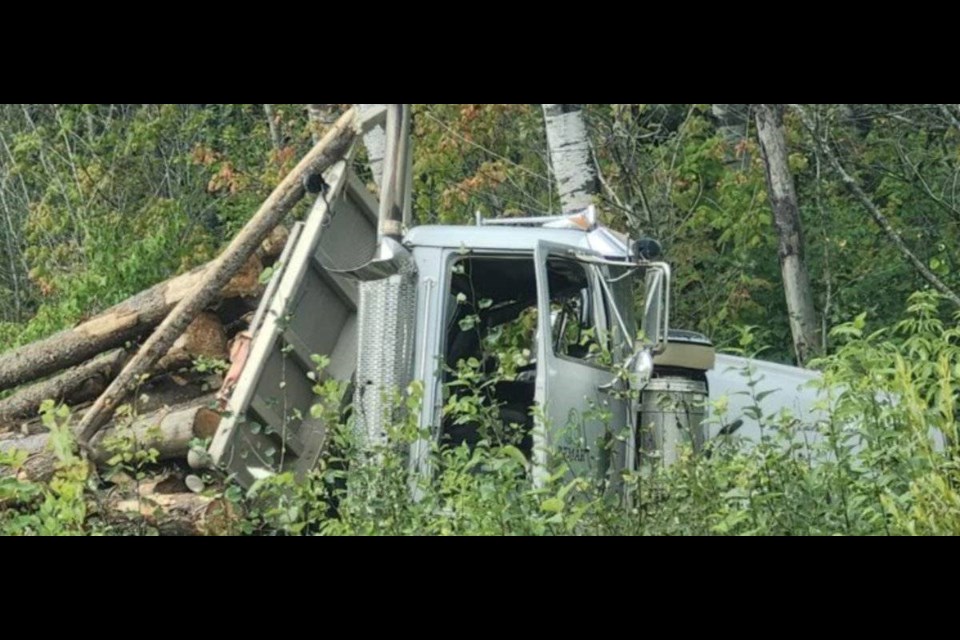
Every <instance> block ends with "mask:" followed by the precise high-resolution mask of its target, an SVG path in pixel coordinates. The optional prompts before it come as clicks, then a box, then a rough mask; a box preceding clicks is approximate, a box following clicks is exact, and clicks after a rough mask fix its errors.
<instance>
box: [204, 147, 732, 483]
mask: <svg viewBox="0 0 960 640" xmlns="http://www.w3.org/2000/svg"><path fill="white" fill-rule="evenodd" d="M325 177H326V180H327V183H328V184H329V185H331V190H330V192H329V193H328V194H327V197H326V198H324V199H320V200H318V201H317V203H316V204H315V206H314V209H313V211H312V212H311V214H310V216H309V217H308V219H307V220H306V221H305V222H304V223H303V224H302V225H301V226H299V227H298V228H297V229H295V234H294V240H292V241H291V246H288V250H287V252H286V253H285V255H284V257H283V258H282V259H281V263H280V265H279V266H278V268H277V270H276V273H275V274H274V280H273V281H272V282H271V283H270V285H269V289H268V295H266V296H265V297H264V301H263V303H262V307H261V310H260V312H258V319H255V322H254V323H253V326H251V332H252V333H253V336H254V337H253V343H252V345H251V348H250V355H249V361H248V362H247V363H246V365H245V367H244V370H243V373H242V375H241V377H240V380H239V382H238V384H237V387H236V390H235V391H234V393H233V396H232V397H231V399H230V404H229V406H228V411H227V413H226V416H225V418H224V420H223V422H222V423H221V425H220V429H219V430H218V432H217V434H216V436H215V438H214V441H213V443H212V445H211V449H210V451H211V454H212V457H213V459H214V461H215V463H217V464H218V465H219V466H220V467H221V468H225V469H226V470H227V471H228V472H229V473H232V474H234V475H235V476H236V477H237V479H238V480H239V481H240V482H241V483H243V484H247V485H249V484H252V483H253V482H255V481H256V480H257V479H259V478H262V477H266V476H268V475H270V474H274V473H279V472H287V471H289V472H293V473H295V474H297V475H298V476H303V475H304V474H306V473H308V472H309V471H310V470H311V469H312V468H314V467H315V466H316V464H317V461H318V459H319V457H320V455H321V454H322V451H323V449H324V446H325V440H326V436H327V425H325V424H324V423H323V421H322V419H321V418H318V417H314V416H313V415H312V414H311V411H310V409H311V405H312V404H313V403H314V402H315V398H314V396H313V394H312V392H311V390H312V387H313V385H314V383H315V375H314V372H313V369H314V367H315V361H316V358H317V356H322V357H324V358H326V359H327V361H329V366H328V367H327V368H326V369H325V371H324V372H323V375H327V376H332V377H334V378H337V379H340V380H342V381H343V382H349V383H350V384H351V386H352V388H353V393H352V397H351V400H352V413H353V422H354V423H355V428H356V430H357V433H358V435H359V436H360V437H361V439H362V440H364V441H366V442H367V443H368V444H369V445H370V446H374V445H376V444H378V443H383V442H385V440H386V426H387V425H388V424H391V423H392V421H394V420H395V419H396V418H397V412H398V411H402V409H401V408H399V407H398V403H397V402H396V395H397V393H398V392H403V391H404V390H405V389H407V388H408V387H409V385H410V384H411V383H412V382H414V381H419V383H420V385H422V390H423V395H422V402H421V405H420V408H419V411H420V415H419V416H418V422H419V425H420V427H421V432H422V433H424V434H427V435H425V436H424V439H422V440H420V441H418V442H416V443H414V444H413V445H412V446H411V450H410V466H411V471H412V472H413V473H418V474H429V473H430V468H429V467H430V456H429V452H430V451H431V449H432V448H433V447H434V446H436V445H438V444H439V445H440V446H458V445H460V444H466V445H467V446H475V445H476V443H477V442H478V441H479V440H480V439H488V440H490V439H493V440H495V441H499V442H501V443H507V442H509V443H511V444H515V445H516V446H517V447H518V448H519V449H520V450H521V451H522V452H523V453H524V454H525V455H526V456H527V457H528V459H529V460H530V462H531V468H532V471H533V475H534V479H535V480H537V479H542V478H543V476H544V474H545V473H546V470H547V468H548V467H549V466H550V464H551V463H552V462H554V461H555V460H551V459H548V456H559V457H560V458H561V459H562V462H563V463H564V464H566V465H567V466H568V468H569V469H570V472H571V473H575V474H579V475H590V476H595V477H608V478H612V479H614V483H615V482H616V480H615V479H616V478H617V477H619V475H620V474H619V473H617V471H619V470H622V469H625V468H626V469H635V468H638V466H639V465H641V464H642V463H643V460H642V458H643V453H644V451H645V450H650V451H653V450H654V449H657V448H658V447H659V449H660V450H663V451H666V452H667V453H669V452H670V451H672V450H675V449H676V445H677V441H678V440H679V439H680V438H683V437H686V438H689V439H691V440H692V441H693V442H694V443H700V442H702V440H703V436H702V433H701V424H700V422H701V421H702V420H701V419H702V415H703V403H704V401H705V399H706V396H707V391H706V382H705V380H706V379H705V371H706V369H708V368H710V367H711V366H712V364H713V360H712V353H713V350H712V346H711V345H710V344H709V341H707V340H706V339H704V338H702V337H698V336H693V337H692V338H691V336H682V335H680V334H674V335H673V337H672V338H671V333H670V328H669V305H670V295H669V292H670V269H669V267H668V266H667V265H666V264H665V263H662V262H656V261H655V260H656V256H647V255H643V253H644V252H645V251H648V249H647V247H648V246H649V243H647V244H644V243H634V242H632V241H631V240H630V239H628V238H626V237H624V236H622V235H621V234H618V233H615V232H613V231H611V230H609V229H606V228H604V227H602V226H601V225H599V224H597V221H596V212H595V211H593V209H592V208H590V209H589V210H586V211H583V212H579V213H576V214H573V215H567V216H554V217H542V218H525V219H516V218H514V219H506V220H483V219H482V218H480V217H479V216H478V219H477V222H476V225H473V226H466V225H465V226H422V227H416V228H414V229H411V230H409V231H408V232H407V233H406V234H405V235H404V236H403V237H402V238H401V239H400V241H399V242H398V241H395V240H393V239H390V238H383V237H378V235H377V231H376V221H377V210H378V204H377V203H376V201H375V200H373V198H372V197H371V196H370V194H369V192H368V191H366V189H365V188H364V185H362V184H361V183H360V181H359V180H358V179H357V178H356V176H355V175H353V172H352V170H351V169H350V167H349V164H348V163H347V162H343V163H340V165H338V166H336V167H334V168H333V169H332V170H331V171H330V172H328V174H327V175H326V176H325ZM657 359H659V360H661V363H662V364H661V366H659V367H658V366H656V365H655V360H657ZM464 378H468V379H471V380H473V381H474V382H476V381H477V380H481V379H482V380H483V381H484V382H483V383H481V388H482V394H483V395H482V398H480V399H479V401H480V404H481V405H483V407H484V410H485V411H490V412H493V416H494V417H493V420H492V421H491V420H487V421H486V424H487V425H489V424H490V423H491V422H492V423H494V424H495V425H497V426H499V427H501V429H494V431H495V433H484V432H482V429H481V426H480V425H481V421H477V420H472V419H470V417H469V415H468V414H465V413H464V412H463V411H459V410H458V406H459V400H461V399H462V398H464V397H465V394H466V393H467V387H466V386H465V385H464V384H463V381H464ZM651 384H653V386H652V387H651V386H650V385H651ZM648 387H650V389H655V392H651V391H650V390H649V389H647V388H648ZM470 393H475V388H474V391H471V392H470ZM474 400H476V396H474ZM665 400H666V401H669V402H668V403H667V404H669V405H670V406H667V405H666V404H664V401H665ZM678 402H679V405H682V407H681V408H680V409H678V408H677V406H679V405H678ZM671 448H672V449H671Z"/></svg>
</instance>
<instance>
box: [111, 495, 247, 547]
mask: <svg viewBox="0 0 960 640" xmlns="http://www.w3.org/2000/svg"><path fill="white" fill-rule="evenodd" d="M161 484H162V482H157V481H150V482H146V483H143V484H141V485H140V487H139V491H138V492H137V493H138V495H135V496H134V497H119V498H114V499H108V500H107V501H106V502H105V503H104V504H103V505H102V506H101V508H102V511H101V514H100V515H101V517H102V518H103V519H104V520H105V521H106V522H107V523H108V524H111V525H113V526H119V527H131V528H139V527H140V526H142V525H144V524H145V525H147V526H149V527H151V528H154V529H156V530H157V531H159V533H160V535H165V536H218V535H230V534H231V533H233V532H234V531H235V529H236V527H235V524H236V522H237V520H238V519H239V517H240V512H239V511H238V510H237V508H236V507H234V505H233V504H231V503H230V502H229V501H228V500H226V499H224V498H213V497H208V496H203V495H197V494H194V493H164V492H162V490H161V489H160V488H159V485H161Z"/></svg>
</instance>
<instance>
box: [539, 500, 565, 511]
mask: <svg viewBox="0 0 960 640" xmlns="http://www.w3.org/2000/svg"><path fill="white" fill-rule="evenodd" d="M563 507H564V504H563V500H561V499H560V498H547V499H546V500H544V501H543V502H542V503H541V504H540V510H541V511H545V512H546V513H560V512H561V511H563Z"/></svg>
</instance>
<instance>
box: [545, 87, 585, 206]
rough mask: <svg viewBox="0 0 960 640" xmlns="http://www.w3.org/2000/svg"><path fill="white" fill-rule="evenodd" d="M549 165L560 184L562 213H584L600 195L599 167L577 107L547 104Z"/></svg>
mask: <svg viewBox="0 0 960 640" xmlns="http://www.w3.org/2000/svg"><path fill="white" fill-rule="evenodd" d="M542 106H543V119H544V122H545V123H546V128H547V145H548V146H549V149H550V165H551V167H552V168H553V175H554V177H555V178H556V180H557V189H558V190H559V192H560V204H561V206H562V207H563V211H565V212H566V211H574V210H577V209H583V208H585V207H587V206H589V205H590V204H592V203H593V198H594V196H596V195H597V193H598V188H597V182H598V181H597V166H596V164H595V163H594V161H593V155H592V153H591V151H590V139H589V138H588V137H587V127H586V124H585V123H584V120H583V111H582V110H581V108H580V105H578V104H545V105H542Z"/></svg>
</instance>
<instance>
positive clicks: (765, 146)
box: [755, 104, 818, 366]
mask: <svg viewBox="0 0 960 640" xmlns="http://www.w3.org/2000/svg"><path fill="white" fill-rule="evenodd" d="M755 108H756V118H757V137H758V138H759V140H760V152H761V155H762V156H763V162H764V166H765V167H766V173H767V193H768V194H769V197H770V205H771V206H772V207H773V220H774V225H775V226H776V229H777V237H778V241H779V242H778V253H779V256H780V271H781V273H782V275H783V291H784V294H785V295H786V300H787V312H788V313H789V314H790V332H791V333H792V334H793V348H794V351H795V353H796V356H797V362H798V363H799V364H800V365H801V366H803V365H804V364H805V363H806V362H807V361H808V360H809V359H810V357H811V356H812V355H813V354H814V353H815V352H816V351H817V348H818V347H817V345H818V343H817V316H816V312H815V311H814V308H813V293H812V291H811V289H810V276H809V274H808V273H807V265H806V262H805V261H804V257H803V234H802V229H801V226H800V210H799V207H798V204H797V191H796V187H795V185H794V181H793V174H792V173H791V172H790V165H789V163H788V153H787V141H786V135H785V133H784V129H783V105H779V104H758V105H755Z"/></svg>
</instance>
